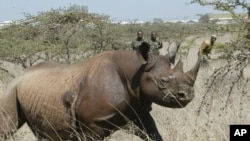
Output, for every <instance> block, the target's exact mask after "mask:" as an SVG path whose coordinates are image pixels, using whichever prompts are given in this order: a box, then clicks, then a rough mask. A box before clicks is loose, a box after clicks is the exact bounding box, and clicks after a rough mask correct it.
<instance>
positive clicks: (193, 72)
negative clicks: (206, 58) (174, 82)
mask: <svg viewBox="0 0 250 141" xmlns="http://www.w3.org/2000/svg"><path fill="white" fill-rule="evenodd" d="M200 63H201V57H200V56H198V59H197V62H196V64H195V65H194V67H193V68H192V69H190V70H189V71H188V72H186V73H185V75H184V76H185V78H186V80H187V81H188V83H190V84H191V85H194V82H195V80H196V77H197V75H198V72H199V69H200Z"/></svg>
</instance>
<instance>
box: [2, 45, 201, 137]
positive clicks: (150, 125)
mask: <svg viewBox="0 0 250 141" xmlns="http://www.w3.org/2000/svg"><path fill="white" fill-rule="evenodd" d="M148 51H149V45H148V44H147V43H143V44H142V45H141V47H140V48H139V50H138V51H130V50H118V51H107V52H103V53H100V54H98V55H96V56H95V57H92V58H90V59H88V60H87V61H85V62H82V63H78V64H71V65H66V64H56V63H51V62H44V63H40V64H38V65H36V66H33V67H30V68H29V69H27V70H26V71H25V73H24V74H23V75H22V76H20V77H18V78H16V79H15V80H14V81H13V83H12V87H11V88H10V89H9V91H8V93H7V94H6V95H5V96H4V97H2V98H1V99H0V134H9V133H11V132H12V131H14V130H15V129H18V128H20V127H21V126H22V125H23V124H24V123H25V122H27V123H28V125H29V127H30V128H31V129H32V131H33V132H34V133H35V134H36V135H39V136H40V137H43V138H47V139H48V140H96V139H99V140H102V139H104V138H105V137H106V136H108V135H110V134H111V133H112V131H115V130H118V129H119V127H122V126H124V125H126V124H127V123H128V121H133V122H134V124H135V125H137V126H138V127H139V128H140V129H141V131H144V132H146V133H147V135H148V136H149V137H150V138H152V139H155V140H157V141H161V140H162V137H161V135H160V134H159V132H158V130H157V127H156V125H155V122H154V120H153V118H152V116H151V115H150V111H151V105H152V103H156V104H158V105H161V106H165V107H171V108H183V107H185V106H186V105H187V104H188V103H189V102H190V101H191V100H192V99H193V98H194V90H193V85H194V83H195V79H196V76H197V73H198V70H199V65H200V59H199V57H198V61H197V63H196V64H195V66H194V67H193V68H192V69H191V70H189V71H188V72H185V73H184V72H183V68H182V63H181V62H180V61H179V62H178V63H177V65H176V66H175V67H174V68H173V69H171V67H170V61H169V57H168V56H167V55H166V56H163V55H154V54H151V53H148ZM138 132H139V131H138ZM138 132H135V134H136V135H138V136H139V137H141V138H142V139H146V138H147V137H146V135H145V134H141V133H138Z"/></svg>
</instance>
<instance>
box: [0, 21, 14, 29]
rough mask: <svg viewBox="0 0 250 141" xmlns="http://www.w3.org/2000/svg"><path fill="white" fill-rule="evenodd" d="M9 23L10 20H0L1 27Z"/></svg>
mask: <svg viewBox="0 0 250 141" xmlns="http://www.w3.org/2000/svg"><path fill="white" fill-rule="evenodd" d="M11 23H12V21H0V28H3V27H4V26H7V25H9V24H11Z"/></svg>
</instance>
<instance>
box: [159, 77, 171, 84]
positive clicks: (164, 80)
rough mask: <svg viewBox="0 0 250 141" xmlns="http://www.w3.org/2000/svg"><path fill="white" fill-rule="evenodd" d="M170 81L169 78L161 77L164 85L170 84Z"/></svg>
mask: <svg viewBox="0 0 250 141" xmlns="http://www.w3.org/2000/svg"><path fill="white" fill-rule="evenodd" d="M169 81H170V79H169V78H168V77H161V82H162V83H168V82H169Z"/></svg>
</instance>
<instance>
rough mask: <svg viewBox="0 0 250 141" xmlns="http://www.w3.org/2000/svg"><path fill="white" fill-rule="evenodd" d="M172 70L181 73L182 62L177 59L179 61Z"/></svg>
mask: <svg viewBox="0 0 250 141" xmlns="http://www.w3.org/2000/svg"><path fill="white" fill-rule="evenodd" d="M173 70H174V71H183V62H182V61H181V59H179V61H178V62H177V64H176V65H175V67H174V68H173Z"/></svg>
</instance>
